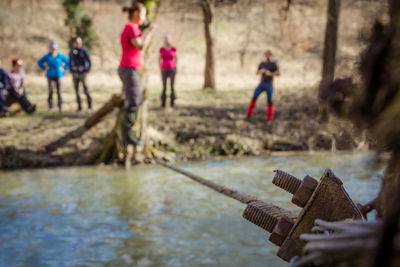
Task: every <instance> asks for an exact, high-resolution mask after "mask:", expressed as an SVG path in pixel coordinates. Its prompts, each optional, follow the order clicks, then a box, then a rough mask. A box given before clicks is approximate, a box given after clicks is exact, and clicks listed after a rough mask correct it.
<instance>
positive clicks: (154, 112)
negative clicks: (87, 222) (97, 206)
mask: <svg viewBox="0 0 400 267" xmlns="http://www.w3.org/2000/svg"><path fill="white" fill-rule="evenodd" d="M66 87H68V83H67V86H66ZM249 87H250V86H249ZM118 91H119V86H110V85H107V84H106V85H102V84H101V83H99V84H95V85H94V86H93V87H92V95H93V98H94V99H95V105H94V110H96V109H97V108H99V107H101V105H103V104H104V103H105V102H106V101H107V100H108V99H109V98H110V97H111V95H112V94H113V93H118ZM28 93H29V96H30V98H31V99H32V102H34V103H37V105H38V111H37V112H36V113H35V114H32V115H26V114H24V113H23V112H18V109H19V108H18V106H17V105H14V106H12V108H11V112H12V113H15V114H14V115H13V116H11V117H8V118H2V119H1V123H0V136H1V138H0V168H1V169H14V168H27V167H45V166H60V165H84V164H89V163H90V162H89V161H88V158H89V155H90V152H91V151H93V149H95V148H96V147H98V146H99V145H100V143H101V141H102V140H103V138H104V137H105V136H106V135H107V133H108V132H109V131H111V129H112V127H113V125H114V123H115V116H116V111H114V112H112V113H110V114H109V115H108V116H107V117H106V118H105V119H104V121H103V122H101V123H99V124H98V125H96V126H95V127H93V128H92V129H90V130H89V131H87V132H86V133H85V134H84V135H83V136H82V137H81V138H78V139H74V140H71V141H70V142H68V143H67V144H66V145H65V146H64V147H62V148H60V149H58V150H56V151H55V152H53V153H52V154H47V153H45V152H44V146H45V145H46V144H48V143H50V142H51V141H54V140H56V139H58V138H60V137H61V136H63V135H64V134H66V133H68V132H69V131H71V130H73V129H75V128H77V127H79V126H81V125H82V124H83V123H84V122H85V120H86V119H87V118H88V117H89V116H90V115H91V113H89V112H88V111H83V112H76V111H75V109H76V103H75V95H74V92H73V91H72V90H69V88H68V90H67V89H66V90H64V103H65V104H64V108H63V113H59V112H58V111H54V110H53V111H49V110H47V107H46V97H47V96H46V90H44V89H43V88H40V86H38V85H37V84H32V85H31V86H30V88H29V90H28ZM177 95H178V99H177V101H176V106H175V107H174V108H171V107H167V108H161V107H160V100H159V89H158V88H150V90H149V122H148V125H149V128H148V135H149V138H150V145H151V146H152V147H153V149H154V151H156V152H157V153H156V154H157V155H156V156H157V157H160V158H165V159H168V160H171V161H175V160H176V161H186V160H204V159H210V158H214V157H219V156H231V157H240V156H247V155H268V153H269V152H270V151H304V150H355V149H361V148H362V147H364V146H363V144H364V140H362V138H360V134H359V133H357V132H356V131H355V130H354V128H353V127H352V126H351V124H349V123H347V122H343V121H340V120H337V119H334V118H333V119H331V121H330V122H329V123H320V122H318V120H317V112H318V108H317V101H316V97H315V89H313V88H303V89H299V88H297V89H296V90H294V89H287V88H279V90H276V92H275V95H274V101H275V105H276V116H275V120H274V121H272V122H269V123H267V122H266V121H265V117H266V115H265V113H266V111H265V103H266V97H265V95H262V96H260V98H259V99H258V101H257V106H256V110H255V113H254V115H253V117H252V118H251V119H250V120H245V112H246V108H247V104H248V102H249V100H250V98H251V96H252V89H248V88H229V87H226V88H222V89H219V90H216V91H203V90H201V89H196V88H187V89H185V88H178V90H177ZM83 97H84V95H83Z"/></svg>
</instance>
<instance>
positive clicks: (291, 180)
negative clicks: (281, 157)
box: [272, 170, 301, 194]
mask: <svg viewBox="0 0 400 267" xmlns="http://www.w3.org/2000/svg"><path fill="white" fill-rule="evenodd" d="M275 172H276V174H275V176H274V179H272V183H273V184H274V185H276V186H278V187H280V188H282V189H283V190H285V191H288V192H289V193H292V194H294V193H296V191H297V189H299V187H300V185H301V180H300V179H298V178H296V177H294V176H293V175H290V174H289V173H287V172H284V171H281V170H276V171H275Z"/></svg>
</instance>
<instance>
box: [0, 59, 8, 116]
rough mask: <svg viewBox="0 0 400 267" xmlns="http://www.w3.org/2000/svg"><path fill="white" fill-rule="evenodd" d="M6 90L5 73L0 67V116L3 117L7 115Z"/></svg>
mask: <svg viewBox="0 0 400 267" xmlns="http://www.w3.org/2000/svg"><path fill="white" fill-rule="evenodd" d="M0 66H1V61H0ZM6 90H7V74H6V72H5V71H4V70H3V69H2V68H0V117H5V116H6V115H7V112H8V110H7V105H6Z"/></svg>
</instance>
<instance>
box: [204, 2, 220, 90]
mask: <svg viewBox="0 0 400 267" xmlns="http://www.w3.org/2000/svg"><path fill="white" fill-rule="evenodd" d="M200 7H201V10H202V11H203V19H204V20H203V21H204V34H205V38H206V65H205V68H204V86H203V88H204V89H215V88H216V86H215V58H214V36H213V17H214V3H213V2H212V0H200Z"/></svg>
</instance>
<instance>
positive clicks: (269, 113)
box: [267, 104, 275, 121]
mask: <svg viewBox="0 0 400 267" xmlns="http://www.w3.org/2000/svg"><path fill="white" fill-rule="evenodd" d="M274 109H275V108H274V104H268V110H267V121H272V120H273V119H274Z"/></svg>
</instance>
